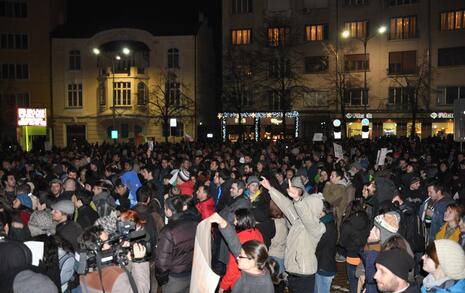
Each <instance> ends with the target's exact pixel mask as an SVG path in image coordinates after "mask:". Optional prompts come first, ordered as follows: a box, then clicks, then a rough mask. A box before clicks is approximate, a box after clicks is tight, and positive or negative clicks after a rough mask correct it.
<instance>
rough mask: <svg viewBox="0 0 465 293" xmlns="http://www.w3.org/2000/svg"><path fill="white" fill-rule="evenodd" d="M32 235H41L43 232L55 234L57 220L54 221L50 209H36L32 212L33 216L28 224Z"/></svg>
mask: <svg viewBox="0 0 465 293" xmlns="http://www.w3.org/2000/svg"><path fill="white" fill-rule="evenodd" d="M27 226H28V227H29V231H30V232H31V236H32V237H35V236H39V235H42V234H50V235H54V234H55V227H56V222H55V221H53V219H52V215H51V214H50V212H49V211H47V210H43V211H35V212H33V213H32V214H31V218H30V219H29V222H28V224H27Z"/></svg>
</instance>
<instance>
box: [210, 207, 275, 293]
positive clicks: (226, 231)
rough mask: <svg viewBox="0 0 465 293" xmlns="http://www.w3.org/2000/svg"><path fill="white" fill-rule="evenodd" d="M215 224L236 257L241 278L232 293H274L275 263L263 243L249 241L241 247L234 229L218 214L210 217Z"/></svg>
mask: <svg viewBox="0 0 465 293" xmlns="http://www.w3.org/2000/svg"><path fill="white" fill-rule="evenodd" d="M209 219H210V222H211V223H217V224H218V226H219V228H220V231H221V234H222V235H223V237H224V238H225V240H226V242H227V243H228V246H229V248H230V250H231V252H232V254H233V255H234V256H235V257H236V262H237V267H238V268H239V269H240V270H241V276H240V278H239V280H237V282H236V284H235V285H234V287H233V288H232V291H231V292H232V293H236V292H241V293H248V292H250V293H252V292H261V293H274V292H275V291H274V287H273V283H279V281H280V280H279V277H278V268H277V266H278V265H277V263H276V262H275V261H274V260H273V259H272V258H270V257H269V255H268V250H267V249H266V246H265V244H263V242H260V241H257V240H249V241H247V242H245V243H243V244H242V245H241V243H240V241H239V238H238V237H237V234H236V231H235V229H234V228H233V227H232V226H231V225H228V222H227V221H226V220H225V219H223V218H222V217H221V216H220V215H219V214H218V213H215V214H213V215H212V216H210V218H209Z"/></svg>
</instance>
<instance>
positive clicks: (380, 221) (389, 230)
mask: <svg viewBox="0 0 465 293" xmlns="http://www.w3.org/2000/svg"><path fill="white" fill-rule="evenodd" d="M399 223H400V215H399V213H397V212H394V211H391V212H387V213H384V214H381V215H378V216H376V217H375V219H374V226H373V228H372V229H371V231H370V236H369V237H368V241H369V242H372V243H373V242H378V241H379V242H380V243H381V245H383V244H384V242H385V241H386V240H387V239H388V238H389V237H391V236H393V235H395V234H396V233H397V231H398V230H399Z"/></svg>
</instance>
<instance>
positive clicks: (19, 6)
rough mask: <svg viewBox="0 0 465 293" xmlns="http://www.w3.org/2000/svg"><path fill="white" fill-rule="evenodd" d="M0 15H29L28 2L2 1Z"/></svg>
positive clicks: (23, 0)
mask: <svg viewBox="0 0 465 293" xmlns="http://www.w3.org/2000/svg"><path fill="white" fill-rule="evenodd" d="M0 16H6V17H27V3H26V1H25V0H6V1H0Z"/></svg>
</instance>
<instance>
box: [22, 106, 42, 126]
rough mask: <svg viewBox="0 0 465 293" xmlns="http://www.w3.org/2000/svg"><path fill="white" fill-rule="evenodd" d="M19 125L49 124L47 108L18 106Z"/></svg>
mask: <svg viewBox="0 0 465 293" xmlns="http://www.w3.org/2000/svg"><path fill="white" fill-rule="evenodd" d="M18 126H47V109H44V108H18Z"/></svg>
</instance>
